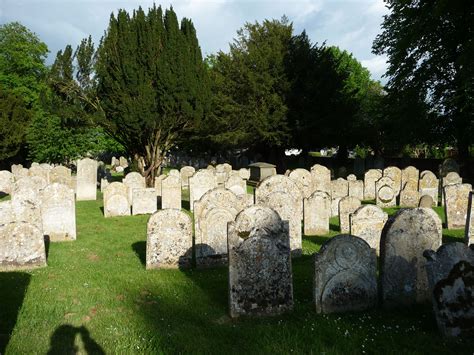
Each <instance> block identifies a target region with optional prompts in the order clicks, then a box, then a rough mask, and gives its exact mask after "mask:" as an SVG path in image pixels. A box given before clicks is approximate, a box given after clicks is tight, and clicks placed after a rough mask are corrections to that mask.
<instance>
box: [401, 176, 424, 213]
mask: <svg viewBox="0 0 474 355" xmlns="http://www.w3.org/2000/svg"><path fill="white" fill-rule="evenodd" d="M419 203H420V193H419V192H418V189H417V186H416V185H415V183H414V181H409V182H407V183H406V184H405V186H404V188H403V190H402V191H401V192H400V206H401V207H418V204H419Z"/></svg>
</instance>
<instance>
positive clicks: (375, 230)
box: [349, 205, 388, 255]
mask: <svg viewBox="0 0 474 355" xmlns="http://www.w3.org/2000/svg"><path fill="white" fill-rule="evenodd" d="M349 219H350V234H351V235H355V236H356V237H359V238H362V239H363V240H365V241H366V242H367V243H368V244H369V245H370V247H371V248H372V249H374V250H375V251H376V253H377V255H379V254H380V238H381V236H382V230H383V227H384V226H385V223H386V222H387V219H388V215H387V213H385V212H384V211H383V210H382V209H381V208H380V207H378V206H375V205H363V206H360V207H359V208H358V209H357V210H355V212H354V213H352V214H351V215H350V217H349Z"/></svg>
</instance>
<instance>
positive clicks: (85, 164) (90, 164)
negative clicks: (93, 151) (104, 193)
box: [76, 158, 97, 201]
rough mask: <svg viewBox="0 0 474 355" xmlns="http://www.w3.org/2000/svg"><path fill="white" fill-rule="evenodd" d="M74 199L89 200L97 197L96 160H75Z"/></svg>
mask: <svg viewBox="0 0 474 355" xmlns="http://www.w3.org/2000/svg"><path fill="white" fill-rule="evenodd" d="M76 185H77V188H76V199H77V200H78V201H89V200H95V199H96V198H97V161H95V160H92V159H89V158H85V159H81V160H78V161H77V177H76Z"/></svg>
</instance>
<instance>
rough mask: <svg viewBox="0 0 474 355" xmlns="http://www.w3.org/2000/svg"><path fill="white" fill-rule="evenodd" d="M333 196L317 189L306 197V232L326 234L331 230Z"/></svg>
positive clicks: (306, 233) (307, 233) (308, 233)
mask: <svg viewBox="0 0 474 355" xmlns="http://www.w3.org/2000/svg"><path fill="white" fill-rule="evenodd" d="M330 217H331V198H330V197H329V195H328V193H327V192H324V191H315V192H313V194H312V195H311V196H310V197H308V198H305V199H304V234H305V235H324V234H327V233H328V232H329V218H330Z"/></svg>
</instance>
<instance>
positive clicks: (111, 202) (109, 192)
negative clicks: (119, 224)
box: [104, 181, 130, 217]
mask: <svg viewBox="0 0 474 355" xmlns="http://www.w3.org/2000/svg"><path fill="white" fill-rule="evenodd" d="M117 216H130V202H129V199H128V188H127V186H125V184H123V183H121V182H117V181H114V182H112V183H110V184H109V185H108V186H107V187H106V188H105V190H104V217H117Z"/></svg>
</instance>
